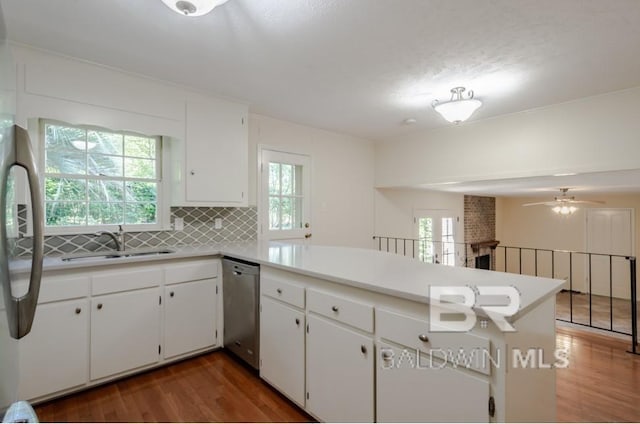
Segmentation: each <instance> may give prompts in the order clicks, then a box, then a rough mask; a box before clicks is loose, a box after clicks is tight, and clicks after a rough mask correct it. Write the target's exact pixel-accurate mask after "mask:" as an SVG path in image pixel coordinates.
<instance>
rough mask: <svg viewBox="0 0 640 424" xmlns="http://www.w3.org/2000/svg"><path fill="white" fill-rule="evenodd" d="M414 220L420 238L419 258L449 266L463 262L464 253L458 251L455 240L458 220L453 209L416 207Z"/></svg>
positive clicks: (418, 245) (418, 244)
mask: <svg viewBox="0 0 640 424" xmlns="http://www.w3.org/2000/svg"><path fill="white" fill-rule="evenodd" d="M413 222H414V226H415V230H414V232H415V235H416V237H417V239H418V241H417V252H418V259H420V260H421V261H423V262H428V263H434V264H443V265H448V266H456V265H460V264H461V263H460V261H461V259H460V258H462V257H463V255H461V252H458V246H457V245H456V241H455V237H456V230H457V228H456V227H457V225H456V224H457V222H458V220H457V218H456V217H455V216H454V214H453V212H452V211H449V210H441V209H416V210H415V211H414V218H413ZM461 249H462V250H464V249H463V248H461Z"/></svg>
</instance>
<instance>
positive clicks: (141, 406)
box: [36, 327, 640, 422]
mask: <svg viewBox="0 0 640 424" xmlns="http://www.w3.org/2000/svg"><path fill="white" fill-rule="evenodd" d="M557 345H558V347H561V346H562V347H566V348H568V349H569V360H570V365H569V368H566V369H559V370H558V372H557V393H558V398H557V399H558V402H557V407H558V408H557V409H558V415H557V419H558V421H561V422H589V421H590V422H594V421H598V422H603V421H628V422H629V421H630V422H640V356H633V355H631V354H628V353H626V349H628V343H627V342H626V341H624V340H617V339H613V338H610V337H607V336H600V335H597V334H596V335H594V334H592V333H588V332H586V331H583V330H576V329H569V328H563V327H560V328H559V329H558V333H557ZM36 412H37V414H38V416H39V418H40V419H41V420H42V421H56V422H78V421H83V422H89V421H91V422H124V421H127V422H141V421H148V422H158V421H160V422H177V421H181V422H185V421H187V422H203V421H218V422H219V421H225V422H273V421H277V422H306V421H311V420H312V419H311V418H310V417H309V416H307V415H306V414H305V413H304V412H302V411H301V410H300V409H299V408H297V407H296V406H295V405H293V404H292V403H290V402H289V401H288V400H286V399H284V398H283V397H281V396H280V395H279V394H278V393H277V392H276V391H275V390H273V389H272V388H271V387H269V386H268V385H267V384H266V383H264V382H263V381H262V380H260V379H259V378H258V377H257V376H256V375H255V374H254V373H252V372H251V371H249V370H248V369H247V368H245V367H244V366H243V365H240V364H239V363H238V362H236V361H235V360H234V359H233V358H231V357H230V356H229V355H228V354H226V353H225V352H222V351H219V352H214V353H210V354H207V355H203V356H200V357H198V358H195V359H191V360H188V361H184V362H181V363H178V364H175V365H172V366H169V367H165V368H162V369H159V370H155V371H150V372H147V373H145V374H141V375H138V376H134V377H131V378H128V379H126V380H122V381H119V382H115V383H112V384H108V385H105V386H101V387H98V388H95V389H92V390H89V391H87V392H83V393H79V394H77V395H72V396H69V397H67V398H63V399H59V400H55V401H52V402H49V403H46V404H42V405H39V406H37V407H36Z"/></svg>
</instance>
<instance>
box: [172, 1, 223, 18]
mask: <svg viewBox="0 0 640 424" xmlns="http://www.w3.org/2000/svg"><path fill="white" fill-rule="evenodd" d="M227 1H228V0H188V1H187V0H179V1H176V0H162V2H163V3H164V4H166V5H167V7H168V8H170V9H171V10H173V11H174V12H176V13H179V14H181V15H184V16H189V17H196V16H202V15H206V14H207V13H209V12H211V11H212V10H213V9H215V8H216V7H217V6H220V5H221V4H224V3H226V2H227Z"/></svg>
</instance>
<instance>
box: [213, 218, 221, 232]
mask: <svg viewBox="0 0 640 424" xmlns="http://www.w3.org/2000/svg"><path fill="white" fill-rule="evenodd" d="M213 229H214V230H221V229H222V218H215V219H214V220H213Z"/></svg>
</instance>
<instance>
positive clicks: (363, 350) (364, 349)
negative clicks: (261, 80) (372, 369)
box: [360, 345, 367, 355]
mask: <svg viewBox="0 0 640 424" xmlns="http://www.w3.org/2000/svg"><path fill="white" fill-rule="evenodd" d="M360 352H362V354H363V355H366V354H367V347H366V346H365V345H360Z"/></svg>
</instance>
